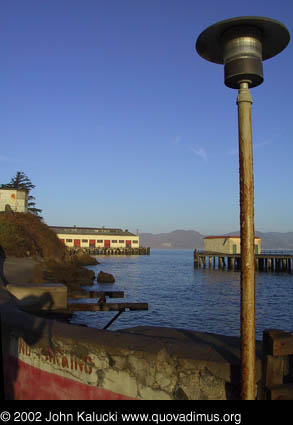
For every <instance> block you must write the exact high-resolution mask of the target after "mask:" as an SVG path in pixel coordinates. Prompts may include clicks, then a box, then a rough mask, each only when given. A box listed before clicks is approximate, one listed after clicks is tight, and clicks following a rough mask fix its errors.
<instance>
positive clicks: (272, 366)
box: [262, 329, 293, 400]
mask: <svg viewBox="0 0 293 425" xmlns="http://www.w3.org/2000/svg"><path fill="white" fill-rule="evenodd" d="M292 354H293V334H292V333H289V332H284V331H280V330H274V329H266V330H265V331H264V333H263V356H262V357H263V359H262V361H263V363H262V398H264V399H270V400H293V382H288V383H284V375H286V374H287V373H288V370H289V357H288V356H291V355H292Z"/></svg>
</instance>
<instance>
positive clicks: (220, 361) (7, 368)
mask: <svg viewBox="0 0 293 425" xmlns="http://www.w3.org/2000/svg"><path fill="white" fill-rule="evenodd" d="M21 308H23V307H21V305H20V302H19V301H18V300H17V299H16V298H15V297H13V295H11V294H10V293H9V292H8V291H6V290H4V289H0V313H1V331H2V335H1V342H2V352H3V369H4V385H5V394H6V398H7V399H47V400H56V399H69V400H75V399H78V400H83V399H89V400H93V399H95V400H97V399H100V400H101V399H112V400H114V399H144V400H164V399H166V400H183V399H189V400H200V399H222V400H223V399H231V398H238V397H239V380H240V370H239V367H240V366H239V364H240V362H239V339H238V338H232V337H225V336H220V335H214V334H205V333H200V332H194V331H187V330H182V329H171V328H154V327H138V328H135V329H128V330H127V329H125V330H123V331H118V332H111V331H103V330H97V329H92V328H86V327H82V326H74V325H69V324H64V323H60V322H56V321H52V320H46V319H43V318H39V317H36V316H34V315H33V314H30V313H28V312H24V311H22V310H21ZM97 314H103V313H97ZM258 349H260V347H259V346H258ZM260 377H261V364H260V360H259V359H258V361H257V381H258V382H259V381H260Z"/></svg>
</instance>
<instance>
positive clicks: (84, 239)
mask: <svg viewBox="0 0 293 425" xmlns="http://www.w3.org/2000/svg"><path fill="white" fill-rule="evenodd" d="M50 229H52V230H53V231H54V232H55V233H56V234H57V236H58V238H59V239H60V240H61V242H63V243H64V244H65V245H66V246H68V247H69V248H79V247H80V248H105V249H107V248H139V236H137V235H135V234H134V233H131V232H129V231H128V230H125V231H123V230H122V229H111V228H104V227H77V226H73V227H58V226H50Z"/></svg>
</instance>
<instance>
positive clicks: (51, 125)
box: [0, 0, 293, 234]
mask: <svg viewBox="0 0 293 425" xmlns="http://www.w3.org/2000/svg"><path fill="white" fill-rule="evenodd" d="M242 4H243V6H242ZM242 15H245V16H247V15H255V16H267V17H271V18H274V19H277V20H280V21H281V22H283V23H284V24H285V25H286V26H287V28H288V29H289V31H290V32H292V29H293V2H292V0H280V1H278V2H275V1H268V0H266V1H265V0H254V1H251V0H246V1H245V2H238V1H230V0H229V1H226V0H221V1H218V0H206V1H204V2H202V1H197V0H2V1H1V9H0V39H1V41H0V58H1V60H0V62H1V67H0V69H1V72H0V75H1V101H0V115H1V121H0V138H1V152H0V169H1V173H0V183H7V182H8V181H9V180H10V178H11V177H12V176H14V175H15V173H16V172H17V171H18V170H20V171H23V172H25V173H26V174H27V175H28V176H29V177H30V179H31V180H32V182H33V183H34V184H35V185H36V188H35V189H34V190H33V191H32V195H34V196H35V197H36V200H37V206H38V207H39V208H42V210H43V213H42V214H43V216H44V219H45V222H46V223H47V224H49V225H68V226H71V225H74V224H76V225H78V226H110V227H122V228H127V229H129V230H131V231H133V232H135V231H136V229H139V231H140V232H152V233H159V232H169V231H172V230H175V229H185V230H188V229H193V230H197V231H199V232H201V233H203V234H220V233H225V232H229V231H234V230H237V229H238V228H239V171H238V170H239V164H238V127H237V125H238V124H237V106H236V97H237V91H236V90H232V89H229V88H227V87H226V86H225V85H224V82H223V81H224V70H223V66H220V65H215V64H212V63H210V62H207V61H205V60H203V59H202V58H201V57H199V56H198V55H197V53H196V51H195V48H194V45H195V41H196V39H197V37H198V35H199V34H200V33H201V32H202V31H203V30H204V29H205V28H206V27H207V26H209V25H211V24H213V23H215V22H217V21H219V20H223V19H227V18H231V17H235V16H242ZM292 46H293V44H292V42H291V44H289V46H288V47H287V49H286V50H284V51H283V52H282V53H281V54H280V55H278V56H276V57H275V58H273V59H270V60H268V61H265V62H264V77H265V81H264V83H263V84H262V85H261V86H259V87H257V88H255V89H252V90H251V94H252V97H253V101H254V103H253V106H252V107H253V112H252V118H253V145H254V176H255V227H256V229H257V230H259V231H264V232H267V231H280V232H286V231H293V224H292V215H293V197H292V175H293V173H292V157H293V155H292V154H293V143H292V142H293V140H292V135H293V120H292V100H291V95H292V63H293V51H292V48H293V47H292Z"/></svg>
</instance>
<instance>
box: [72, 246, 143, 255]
mask: <svg viewBox="0 0 293 425" xmlns="http://www.w3.org/2000/svg"><path fill="white" fill-rule="evenodd" d="M79 249H80V248H79ZM79 249H78V248H69V250H70V252H71V253H75V252H77V251H78V250H79ZM82 250H83V251H85V252H87V253H88V254H90V255H150V252H151V249H150V248H149V247H148V248H144V247H140V248H128V247H127V248H105V247H95V248H82Z"/></svg>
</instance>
